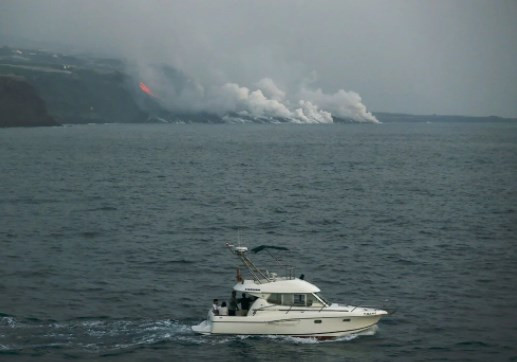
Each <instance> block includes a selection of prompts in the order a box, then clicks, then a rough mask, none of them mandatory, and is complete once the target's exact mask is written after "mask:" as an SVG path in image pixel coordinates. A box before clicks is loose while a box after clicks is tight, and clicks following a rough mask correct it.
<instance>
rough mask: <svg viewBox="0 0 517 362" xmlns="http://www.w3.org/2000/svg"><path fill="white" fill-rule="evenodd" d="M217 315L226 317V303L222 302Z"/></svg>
mask: <svg viewBox="0 0 517 362" xmlns="http://www.w3.org/2000/svg"><path fill="white" fill-rule="evenodd" d="M219 315H228V307H227V306H226V302H222V303H221V306H220V307H219Z"/></svg>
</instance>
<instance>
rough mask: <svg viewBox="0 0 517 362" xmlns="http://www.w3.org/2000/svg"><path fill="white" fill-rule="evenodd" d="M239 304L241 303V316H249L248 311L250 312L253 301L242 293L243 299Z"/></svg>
mask: <svg viewBox="0 0 517 362" xmlns="http://www.w3.org/2000/svg"><path fill="white" fill-rule="evenodd" d="M239 303H241V315H243V316H246V315H248V311H249V310H250V305H251V299H250V298H248V297H247V296H246V293H242V298H240V299H239Z"/></svg>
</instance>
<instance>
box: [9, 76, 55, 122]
mask: <svg viewBox="0 0 517 362" xmlns="http://www.w3.org/2000/svg"><path fill="white" fill-rule="evenodd" d="M57 125H58V123H57V122H56V121H55V120H54V119H53V118H52V117H51V116H50V115H49V114H48V112H47V107H46V105H45V102H44V101H43V99H41V97H40V96H39V95H38V93H37V91H36V90H35V89H34V87H33V86H32V85H30V84H29V83H28V82H27V81H26V80H25V79H23V78H21V77H15V76H0V127H34V126H57Z"/></svg>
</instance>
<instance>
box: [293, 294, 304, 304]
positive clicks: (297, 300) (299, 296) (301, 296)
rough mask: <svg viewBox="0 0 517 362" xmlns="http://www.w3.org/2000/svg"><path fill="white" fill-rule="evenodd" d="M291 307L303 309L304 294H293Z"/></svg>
mask: <svg viewBox="0 0 517 362" xmlns="http://www.w3.org/2000/svg"><path fill="white" fill-rule="evenodd" d="M293 305H296V306H303V307H305V294H295V295H294V303H293Z"/></svg>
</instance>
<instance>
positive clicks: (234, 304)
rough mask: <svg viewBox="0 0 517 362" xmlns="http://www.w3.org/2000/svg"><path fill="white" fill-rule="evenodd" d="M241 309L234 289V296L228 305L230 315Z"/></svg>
mask: <svg viewBox="0 0 517 362" xmlns="http://www.w3.org/2000/svg"><path fill="white" fill-rule="evenodd" d="M238 310H239V302H238V301H237V292H236V291H235V290H234V291H232V297H231V299H230V303H229V305H228V315H229V316H234V315H236V313H237V311H238Z"/></svg>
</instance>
